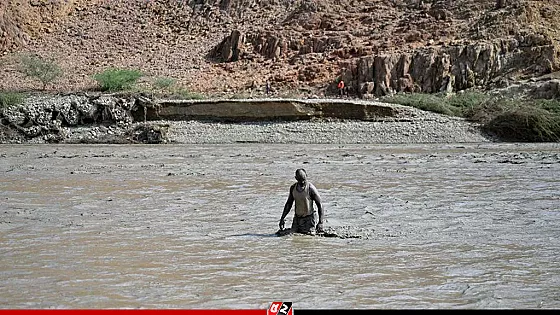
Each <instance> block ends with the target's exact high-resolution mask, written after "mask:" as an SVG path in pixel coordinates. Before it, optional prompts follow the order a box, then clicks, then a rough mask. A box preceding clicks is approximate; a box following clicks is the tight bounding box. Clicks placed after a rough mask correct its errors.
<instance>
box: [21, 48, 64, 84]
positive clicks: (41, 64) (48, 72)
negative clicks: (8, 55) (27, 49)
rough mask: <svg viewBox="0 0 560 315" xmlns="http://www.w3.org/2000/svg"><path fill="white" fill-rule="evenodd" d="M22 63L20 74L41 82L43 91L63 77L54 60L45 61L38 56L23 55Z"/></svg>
mask: <svg viewBox="0 0 560 315" xmlns="http://www.w3.org/2000/svg"><path fill="white" fill-rule="evenodd" d="M20 63H21V69H20V72H22V73H23V74H25V75H26V76H28V77H31V78H33V79H36V80H39V81H41V83H42V84H43V90H45V89H46V88H47V85H48V84H49V83H51V82H53V81H55V80H56V79H58V78H59V77H60V76H61V75H62V70H61V69H60V67H59V66H58V65H57V64H56V63H55V61H54V60H53V59H43V58H41V57H39V56H37V55H22V56H20Z"/></svg>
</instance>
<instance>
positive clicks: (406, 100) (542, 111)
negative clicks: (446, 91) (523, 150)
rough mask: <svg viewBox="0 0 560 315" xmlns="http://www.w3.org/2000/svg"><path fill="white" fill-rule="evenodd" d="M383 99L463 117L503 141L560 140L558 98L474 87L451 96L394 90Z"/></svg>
mask: <svg viewBox="0 0 560 315" xmlns="http://www.w3.org/2000/svg"><path fill="white" fill-rule="evenodd" d="M382 100H383V101H385V102H388V103H396V104H401V105H405V106H412V107H416V108H419V109H422V110H426V111H432V112H436V113H440V114H445V115H455V116H460V117H464V118H466V119H468V120H470V121H473V122H476V123H479V124H480V125H481V126H482V129H483V130H484V131H485V132H487V133H489V134H493V135H495V136H497V137H498V138H500V139H502V140H505V141H524V142H525V141H528V142H555V141H560V100H544V99H518V98H507V97H500V96H491V95H488V94H484V93H482V92H476V91H474V92H472V91H471V92H464V93H461V94H455V95H452V96H445V95H439V94H421V93H412V94H397V95H393V96H390V97H386V98H383V99H382Z"/></svg>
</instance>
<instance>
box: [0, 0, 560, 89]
mask: <svg viewBox="0 0 560 315" xmlns="http://www.w3.org/2000/svg"><path fill="white" fill-rule="evenodd" d="M559 42H560V3H558V1H557V0H543V1H529V0H509V1H496V0H454V1H448V0H434V1H420V0H395V1H386V0H368V1H339V0H259V1H257V0H184V1H183V0H150V1H146V0H111V1H106V0H103V1H102V0H68V1H66V0H65V1H58V0H49V1H46V0H45V1H36V0H5V1H1V3H0V53H1V54H7V55H6V56H5V57H0V77H2V78H3V80H0V90H32V89H37V88H38V87H37V86H36V84H34V82H32V80H29V79H28V78H26V77H25V76H23V75H22V74H21V73H19V72H18V71H16V69H17V66H18V64H17V60H16V59H17V58H11V57H12V55H10V54H8V53H18V52H31V53H35V54H37V55H39V56H42V57H46V58H49V59H50V58H53V59H55V61H56V62H57V63H59V64H60V66H61V68H62V69H63V70H65V72H64V76H63V77H62V78H61V79H60V80H59V81H57V82H56V84H55V85H54V86H53V89H55V90H56V91H57V92H60V91H64V92H71V91H77V90H88V89H92V88H94V87H95V82H94V80H92V76H93V75H94V74H96V73H100V72H102V71H104V70H106V69H107V68H109V67H111V68H128V69H138V70H140V71H142V72H143V73H145V77H144V78H143V80H142V82H141V84H143V88H146V89H149V88H152V83H153V82H155V81H156V80H157V79H158V78H162V77H168V78H173V79H175V82H176V84H177V85H178V87H179V88H180V89H184V90H188V91H193V92H198V93H204V94H207V95H212V96H231V95H232V94H236V93H237V94H241V93H251V94H255V93H256V94H259V93H260V94H261V95H262V94H263V90H264V89H262V87H263V86H264V83H265V82H267V81H270V82H271V84H272V87H273V88H274V90H275V91H277V93H279V94H283V95H289V94H300V95H304V96H311V95H317V96H328V95H329V94H334V93H336V88H335V82H336V81H337V80H338V79H340V78H343V79H344V80H345V81H346V82H347V86H348V87H349V88H350V92H351V93H352V94H353V95H357V96H364V97H370V96H371V97H373V96H379V95H384V94H388V93H392V92H397V91H422V92H440V91H443V92H445V91H458V90H462V89H465V88H469V87H472V86H481V87H488V88H492V87H495V86H496V87H499V86H501V85H505V84H507V82H515V81H516V80H518V79H520V78H521V79H526V78H529V77H534V76H540V75H542V74H545V73H548V72H554V71H558V70H560V66H559V61H558V59H559V48H558V47H559V44H558V43H559ZM259 87H260V90H259Z"/></svg>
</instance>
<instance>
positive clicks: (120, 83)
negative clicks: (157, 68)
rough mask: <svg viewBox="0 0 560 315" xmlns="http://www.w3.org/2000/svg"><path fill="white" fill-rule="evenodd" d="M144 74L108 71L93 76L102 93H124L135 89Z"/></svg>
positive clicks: (129, 71) (131, 71)
mask: <svg viewBox="0 0 560 315" xmlns="http://www.w3.org/2000/svg"><path fill="white" fill-rule="evenodd" d="M141 77H142V72H140V71H139V70H130V69H107V70H105V71H103V72H101V73H98V74H96V75H94V76H93V79H94V80H95V81H97V84H98V85H99V88H100V89H101V91H109V92H116V91H123V90H127V89H130V88H131V87H133V86H134V85H135V84H136V82H137V81H138V79H139V78H141Z"/></svg>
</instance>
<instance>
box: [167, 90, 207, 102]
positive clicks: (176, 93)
mask: <svg viewBox="0 0 560 315" xmlns="http://www.w3.org/2000/svg"><path fill="white" fill-rule="evenodd" d="M170 97H171V98H175V99H184V100H202V99H204V98H205V97H204V95H202V94H199V93H194V92H191V91H188V90H186V89H184V88H178V89H175V90H173V92H172V95H171V96H170Z"/></svg>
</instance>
